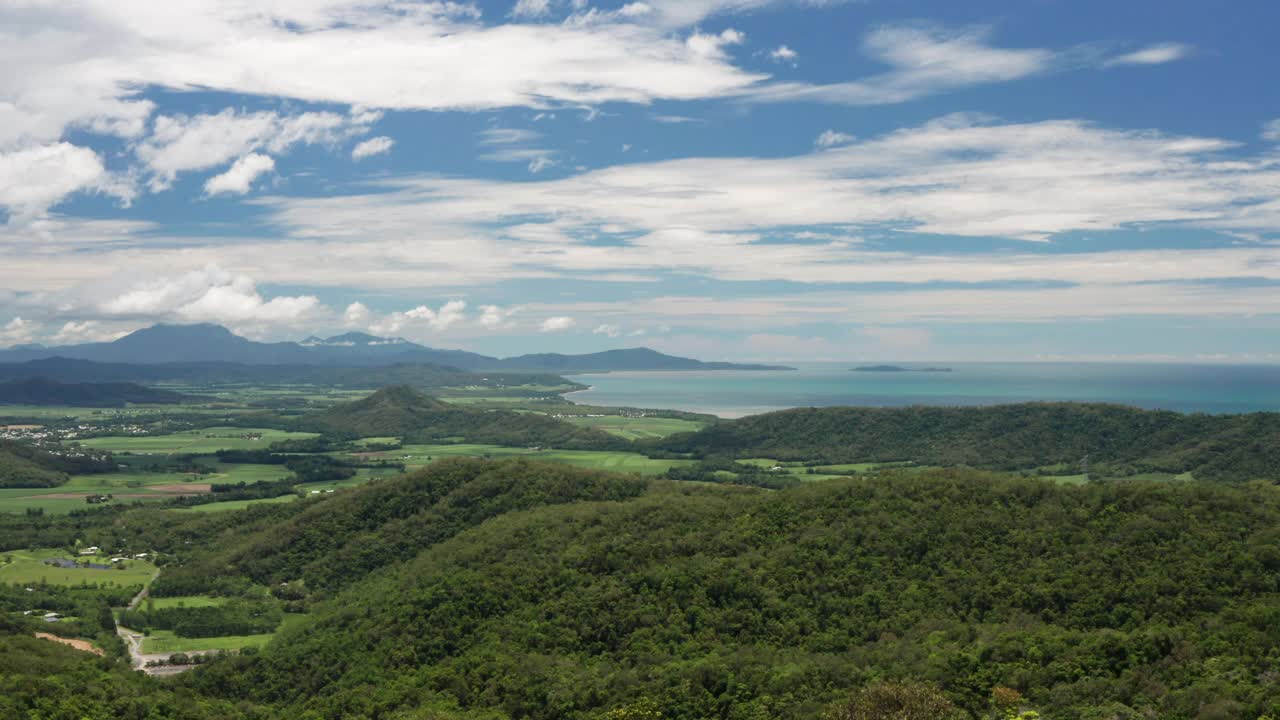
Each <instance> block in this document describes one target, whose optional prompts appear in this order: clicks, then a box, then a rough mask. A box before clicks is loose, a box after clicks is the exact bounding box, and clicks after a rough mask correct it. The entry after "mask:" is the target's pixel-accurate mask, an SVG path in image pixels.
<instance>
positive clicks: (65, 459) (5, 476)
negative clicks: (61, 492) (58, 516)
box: [0, 440, 116, 488]
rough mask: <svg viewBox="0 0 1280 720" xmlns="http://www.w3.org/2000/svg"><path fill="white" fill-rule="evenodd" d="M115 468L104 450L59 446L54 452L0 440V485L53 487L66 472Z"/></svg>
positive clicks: (2, 486) (89, 471) (88, 471)
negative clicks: (74, 448) (91, 450)
mask: <svg viewBox="0 0 1280 720" xmlns="http://www.w3.org/2000/svg"><path fill="white" fill-rule="evenodd" d="M115 467H116V466H115V464H114V463H113V462H111V457H110V456H109V455H107V454H105V453H100V452H83V451H80V450H66V449H63V448H58V449H57V451H56V452H55V451H52V450H48V449H45V448H41V447H37V446H35V445H31V444H28V443H20V442H14V441H12V440H0V488H36V487H56V486H58V485H61V484H63V483H65V482H66V481H67V476H68V475H73V474H85V473H104V472H111V471H112V470H114V469H115Z"/></svg>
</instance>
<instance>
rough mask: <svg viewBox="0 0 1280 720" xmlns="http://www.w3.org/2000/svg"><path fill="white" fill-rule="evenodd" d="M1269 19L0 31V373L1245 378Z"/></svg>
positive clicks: (481, 10) (145, 8)
mask: <svg viewBox="0 0 1280 720" xmlns="http://www.w3.org/2000/svg"><path fill="white" fill-rule="evenodd" d="M1278 26H1280V8H1278V7H1277V6H1276V5H1275V3H1269V2H1260V1H1259V2H1237V3H1232V4H1231V7H1230V12H1226V11H1224V10H1223V9H1222V8H1221V7H1215V6H1214V4H1211V3H1204V2H1191V1H1186V2H1161V3H1158V4H1157V3H1152V2H1124V1H1118V0H1111V1H1110V2H1093V1H1092V0H1072V1H1070V2H1068V1H1067V0H1062V1H1055V0H1034V1H1028V0H1018V1H1017V2H1014V1H1006V2H997V1H995V0H991V1H973V2H964V3H956V2H942V1H934V2H924V1H911V0H862V1H853V0H850V1H848V2H840V1H839V0H825V1H823V0H682V1H677V0H645V1H644V2H629V3H628V2H596V1H593V0H518V1H517V0H503V1H502V2H479V3H466V2H410V1H407V0H403V1H396V2H385V1H381V2H375V1H373V0H260V1H257V2H249V1H248V0H242V1H235V0H223V1H215V0H190V1H188V2H175V1H173V0H168V1H166V2H158V1H157V2H152V1H151V0H138V1H136V2H130V3H117V2H108V1H107V0H84V1H82V2H75V3H67V2H47V3H46V2H40V1H35V2H25V3H20V4H7V3H6V4H3V5H0V68H2V69H0V221H2V222H3V224H2V225H0V346H2V345H16V344H23V343H30V342H40V343H45V344H65V343H73V342H84V341H90V340H101V339H110V338H112V337H115V336H118V335H120V334H122V333H126V332H129V331H131V330H133V329H136V328H138V327H142V326H145V325H149V324H152V323H155V322H217V323H221V324H224V325H226V326H228V327H230V328H232V329H233V330H235V331H236V332H239V333H242V334H245V335H247V336H250V337H254V338H260V339H301V338H303V337H305V336H307V335H310V334H312V333H321V334H326V333H337V332H342V331H345V330H361V331H367V332H373V333H375V334H380V335H396V336H403V337H407V338H410V339H413V340H415V341H418V342H422V343H425V344H428V345H432V346H437V347H464V348H468V349H473V350H478V351H482V352H488V353H494V354H517V353H521V352H535V351H567V352H580V351H592V350H599V349H604V348H609V347H629V346H635V345H649V346H652V347H655V348H658V349H661V350H665V351H669V352H673V353H679V354H685V355H693V356H698V357H705V358H726V357H734V358H738V357H741V358H759V359H776V360H806V359H815V360H816V359H881V360H914V359H919V360H948V359H950V360H972V359H1093V360H1102V359H1119V360H1143V359H1153V360H1192V361H1194V360H1203V361H1228V362H1268V363H1272V362H1280V292H1278V290H1280V94H1277V93H1276V92H1274V90H1273V88H1274V77H1273V74H1274V68H1275V67H1276V66H1277V65H1278V64H1280V62H1278V61H1280V57H1277V55H1278V51H1277V50H1276V49H1275V44H1274V28H1275V27H1278Z"/></svg>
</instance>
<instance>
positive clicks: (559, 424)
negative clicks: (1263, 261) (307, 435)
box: [294, 385, 629, 450]
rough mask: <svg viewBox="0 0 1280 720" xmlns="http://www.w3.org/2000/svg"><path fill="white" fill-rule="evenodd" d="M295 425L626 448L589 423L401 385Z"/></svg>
mask: <svg viewBox="0 0 1280 720" xmlns="http://www.w3.org/2000/svg"><path fill="white" fill-rule="evenodd" d="M294 424H295V426H296V428H297V429H300V430H310V431H313V432H322V433H328V434H330V435H337V436H347V437H386V436H395V437H401V438H404V440H405V442H407V443H432V442H435V441H439V440H448V439H457V438H464V439H466V441H467V442H471V443H484V444H492V445H508V446H521V445H544V446H550V447H558V448H564V449H582V450H611V449H626V448H627V447H628V446H629V445H628V443H627V442H626V441H625V440H622V439H621V438H618V437H615V436H612V435H610V434H608V433H605V432H602V431H600V430H595V429H593V428H587V427H579V426H576V425H574V424H572V423H568V422H565V421H563V420H558V419H556V418H552V417H548V416H546V415H539V414H533V413H521V412H515V411H511V410H479V409H472V408H468V407H465V406H459V405H451V404H449V403H446V402H442V401H440V400H437V399H435V398H433V397H430V396H428V395H424V394H422V393H420V392H418V391H417V390H414V389H413V388H411V387H408V386H405V385H393V386H390V387H385V388H382V389H381V390H378V391H377V392H375V393H373V394H372V395H370V396H368V397H365V398H361V399H360V400H355V401H353V402H348V403H341V404H338V405H334V406H333V407H331V408H328V409H326V410H322V411H319V412H314V413H308V414H306V415H304V416H302V417H301V418H299V419H298V420H296V421H295V423H294Z"/></svg>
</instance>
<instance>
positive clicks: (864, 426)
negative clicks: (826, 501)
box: [651, 403, 1280, 481]
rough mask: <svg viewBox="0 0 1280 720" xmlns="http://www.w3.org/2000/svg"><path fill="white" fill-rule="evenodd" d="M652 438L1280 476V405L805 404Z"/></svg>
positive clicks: (1014, 465)
mask: <svg viewBox="0 0 1280 720" xmlns="http://www.w3.org/2000/svg"><path fill="white" fill-rule="evenodd" d="M651 447H652V449H655V450H661V451H666V452H671V453H692V454H695V455H698V456H700V457H711V456H728V457H735V458H750V457H769V458H777V459H780V460H801V461H814V462H818V463H854V462H888V461H898V460H910V461H914V462H916V463H920V464H924V465H939V466H948V467H949V466H957V465H967V466H970V467H976V468H985V469H991V470H1021V469H1032V468H1037V467H1042V466H1048V465H1070V466H1073V467H1075V468H1082V467H1083V466H1085V465H1086V464H1087V465H1088V466H1089V467H1090V468H1091V469H1092V470H1094V471H1097V472H1099V473H1103V474H1107V475H1113V476H1114V475H1134V474H1140V473H1147V472H1166V473H1175V474H1177V473H1184V472H1191V473H1193V474H1194V475H1195V476H1196V477H1197V478H1201V479H1206V480H1232V481H1242V480H1252V479H1263V478H1265V479H1268V480H1280V413H1253V414H1249V415H1203V414H1191V415H1188V414H1183V413H1176V412H1170V411H1163V410H1140V409H1138V408H1131V407H1124V406H1120V405H1102V404H1083V403H1027V404H1021V405H996V406H992V407H925V406H919V407H908V408H854V407H831V408H797V409H793V410H783V411H780V412H773V413H766V414H763V415H752V416H749V417H745V418H741V419H739V420H731V421H727V422H723V423H718V424H716V425H713V426H711V427H708V428H706V429H704V430H702V431H699V432H696V433H685V434H681V435H674V436H672V437H669V438H666V439H664V440H659V441H655V442H653V443H652V444H651Z"/></svg>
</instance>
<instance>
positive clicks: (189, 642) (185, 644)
mask: <svg viewBox="0 0 1280 720" xmlns="http://www.w3.org/2000/svg"><path fill="white" fill-rule="evenodd" d="M306 618H307V616H306V615H301V614H297V613H288V614H286V615H285V616H284V622H282V623H281V624H280V627H279V628H277V629H276V632H280V631H281V630H283V629H285V628H287V627H291V626H294V625H297V624H299V623H301V622H304V621H305V620H306ZM275 634H276V633H262V634H260V635H228V636H225V637H212V638H183V637H178V636H177V635H174V634H173V631H171V630H153V631H151V634H150V635H149V636H147V637H146V638H144V639H143V640H142V652H144V653H147V654H152V653H157V654H158V653H175V652H200V651H203V650H240V649H242V648H247V647H254V648H260V647H262V646H263V645H266V644H267V641H269V640H271V638H273V637H275Z"/></svg>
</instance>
